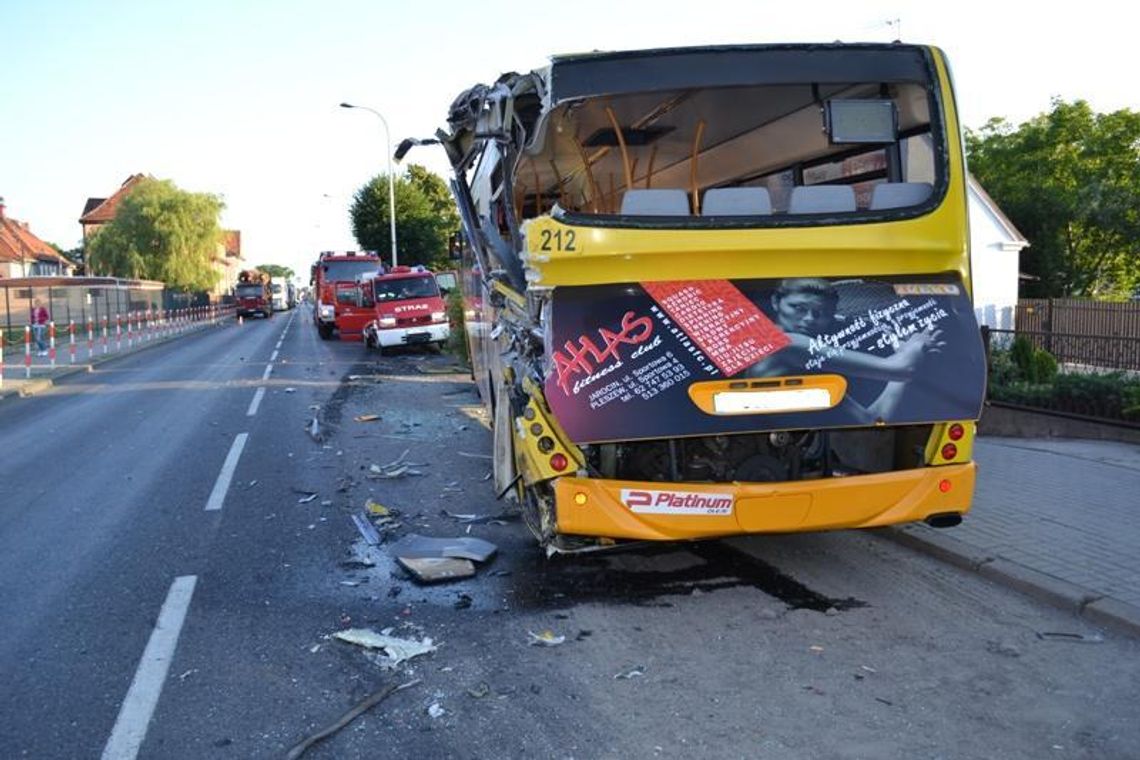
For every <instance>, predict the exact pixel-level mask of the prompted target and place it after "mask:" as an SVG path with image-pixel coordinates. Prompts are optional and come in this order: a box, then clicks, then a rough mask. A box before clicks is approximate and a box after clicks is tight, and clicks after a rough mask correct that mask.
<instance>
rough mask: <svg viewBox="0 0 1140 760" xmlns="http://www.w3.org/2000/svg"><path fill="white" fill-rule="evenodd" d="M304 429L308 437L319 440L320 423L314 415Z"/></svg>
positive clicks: (318, 441)
mask: <svg viewBox="0 0 1140 760" xmlns="http://www.w3.org/2000/svg"><path fill="white" fill-rule="evenodd" d="M305 430H306V431H307V432H308V433H309V437H310V438H312V439H313V440H314V441H316V442H317V443H320V442H321V423H320V422H319V421H318V420H317V418H316V417H313V419H311V420H310V421H309V425H308V427H306V428H305Z"/></svg>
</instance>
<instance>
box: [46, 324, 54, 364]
mask: <svg viewBox="0 0 1140 760" xmlns="http://www.w3.org/2000/svg"><path fill="white" fill-rule="evenodd" d="M48 360H49V361H50V362H51V368H52V369H55V320H54V319H53V320H52V321H50V322H48Z"/></svg>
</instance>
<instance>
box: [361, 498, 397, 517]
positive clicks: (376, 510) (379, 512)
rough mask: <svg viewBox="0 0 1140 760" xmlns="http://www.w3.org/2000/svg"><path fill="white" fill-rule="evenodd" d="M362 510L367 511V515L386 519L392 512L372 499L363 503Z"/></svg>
mask: <svg viewBox="0 0 1140 760" xmlns="http://www.w3.org/2000/svg"><path fill="white" fill-rule="evenodd" d="M364 508H365V509H367V510H368V512H369V514H373V515H376V516H377V517H387V516H388V515H390V514H392V510H390V509H388V508H387V507H385V506H384V505H383V504H381V503H379V502H377V501H373V500H372V499H369V500H368V501H366V502H364Z"/></svg>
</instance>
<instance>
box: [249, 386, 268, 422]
mask: <svg viewBox="0 0 1140 760" xmlns="http://www.w3.org/2000/svg"><path fill="white" fill-rule="evenodd" d="M263 398H265V388H258V389H257V392H256V393H254V394H253V401H251V402H249V409H247V410H246V412H245V416H246V417H252V416H253V415H255V414H257V407H259V406H261V399H263Z"/></svg>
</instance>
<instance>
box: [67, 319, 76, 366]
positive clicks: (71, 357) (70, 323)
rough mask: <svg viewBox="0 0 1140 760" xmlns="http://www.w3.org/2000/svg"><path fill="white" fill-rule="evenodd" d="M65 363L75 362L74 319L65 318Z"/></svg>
mask: <svg viewBox="0 0 1140 760" xmlns="http://www.w3.org/2000/svg"><path fill="white" fill-rule="evenodd" d="M67 363H68V364H75V320H74V319H69V320H67Z"/></svg>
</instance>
